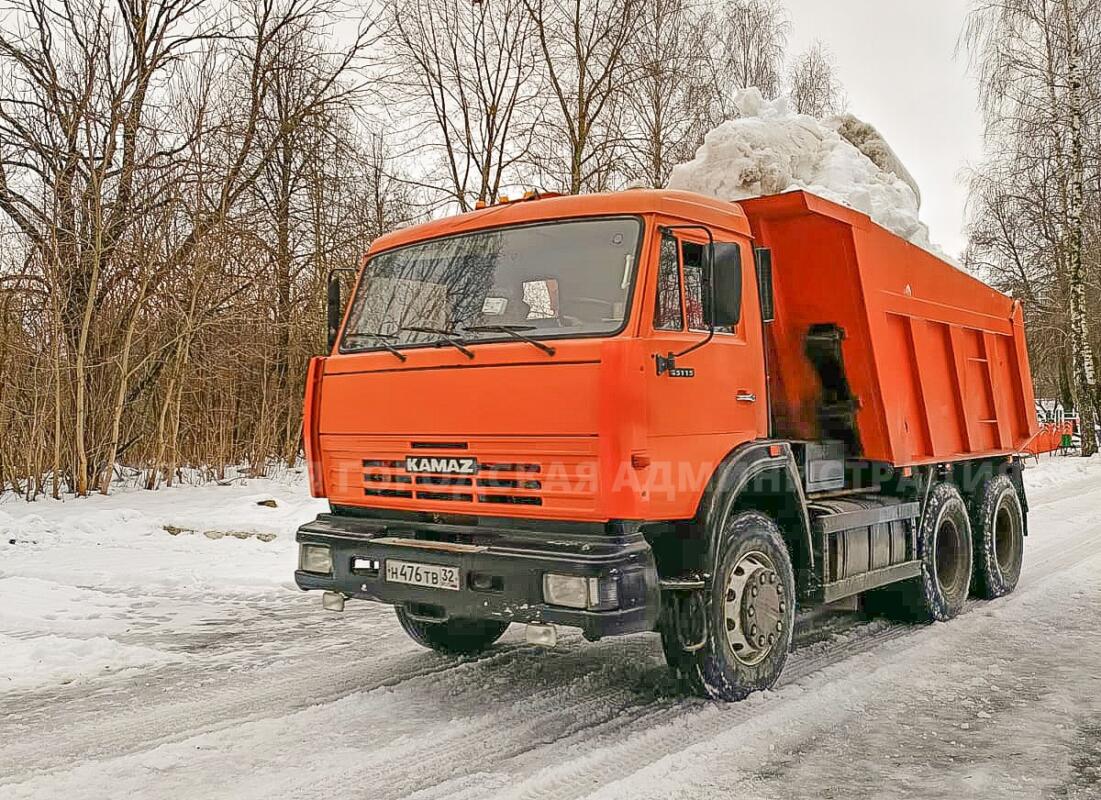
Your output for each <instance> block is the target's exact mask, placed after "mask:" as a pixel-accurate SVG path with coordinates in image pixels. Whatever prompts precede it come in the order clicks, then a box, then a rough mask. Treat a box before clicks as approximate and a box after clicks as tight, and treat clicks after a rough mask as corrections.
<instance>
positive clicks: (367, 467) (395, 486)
mask: <svg viewBox="0 0 1101 800" xmlns="http://www.w3.org/2000/svg"><path fill="white" fill-rule="evenodd" d="M416 444H423V442H417V443H416ZM451 447H453V445H445V448H447V449H450V448H451ZM420 449H422V450H424V449H427V448H424V447H422V448H420ZM541 470H542V466H541V465H540V464H533V463H530V462H524V463H509V462H502V463H498V462H488V463H484V464H481V465H480V468H479V471H478V477H477V478H468V477H462V476H458V475H447V474H444V475H437V474H428V475H424V474H415V475H414V474H410V473H407V472H406V471H405V462H404V461H397V460H392V459H379V458H365V459H363V483H364V486H363V493H364V495H366V496H367V497H394V498H407V499H409V498H415V499H417V500H429V501H433V502H448V503H473V502H478V503H491V504H495V505H502V504H504V505H522V506H541V505H543V498H542V497H541V496H540V492H541V490H542V488H543V483H542V481H538V480H532V479H531V478H530V477H529V476H531V475H534V474H539V473H540V471H541ZM475 488H476V489H477V490H478V491H477V492H474V491H471V490H472V489H475ZM486 490H491V491H486Z"/></svg>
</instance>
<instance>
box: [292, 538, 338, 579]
mask: <svg viewBox="0 0 1101 800" xmlns="http://www.w3.org/2000/svg"><path fill="white" fill-rule="evenodd" d="M298 568H299V569H300V570H302V571H303V572H316V573H318V574H319V575H329V574H331V573H332V571H333V551H332V550H330V549H329V546H328V545H326V544H304V545H302V546H301V547H299V549H298Z"/></svg>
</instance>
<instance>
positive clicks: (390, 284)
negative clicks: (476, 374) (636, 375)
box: [341, 218, 642, 352]
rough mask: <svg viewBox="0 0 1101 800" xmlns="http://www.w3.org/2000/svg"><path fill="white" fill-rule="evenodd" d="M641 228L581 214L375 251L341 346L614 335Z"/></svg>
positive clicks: (356, 347)
mask: <svg viewBox="0 0 1101 800" xmlns="http://www.w3.org/2000/svg"><path fill="white" fill-rule="evenodd" d="M641 230H642V224H641V222H640V221H639V220H638V219H635V218H606V219H593V220H575V221H570V222H555V223H548V224H539V225H526V226H520V227H512V228H498V229H495V230H488V231H480V232H478V233H472V234H466V235H462V236H451V237H447V238H444V239H436V240H433V241H426V242H424V243H422V244H415V245H410V246H408V247H402V248H399V249H397V250H394V251H392V252H388V253H382V254H380V255H377V256H375V257H374V258H372V259H371V260H370V261H368V262H367V265H366V267H365V268H364V273H363V277H362V279H361V280H360V282H359V289H358V290H357V292H356V296H355V299H354V300H353V301H352V310H351V313H350V315H349V317H348V325H347V327H346V329H345V332H344V337H343V340H342V342H341V350H342V351H344V352H349V351H353V350H355V351H358V350H368V349H375V348H381V347H386V346H389V347H391V348H392V347H395V346H401V345H407V344H421V343H436V342H439V341H440V337H441V335H444V334H449V335H452V336H457V337H460V338H461V339H462V341H464V342H476V341H479V340H483V339H501V338H508V333H509V331H513V332H520V333H522V334H524V335H525V336H528V337H531V338H547V337H552V336H584V335H593V334H609V333H615V332H618V331H619V330H620V329H621V328H622V327H623V323H624V320H625V318H626V314H627V305H628V298H629V294H630V287H631V281H632V277H633V275H634V271H635V264H636V260H637V255H638V249H639V242H640V239H641V236H640V234H641ZM414 328H417V329H419V330H412V329H414ZM429 329H430V330H429Z"/></svg>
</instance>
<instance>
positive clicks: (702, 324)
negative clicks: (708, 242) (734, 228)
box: [681, 242, 707, 331]
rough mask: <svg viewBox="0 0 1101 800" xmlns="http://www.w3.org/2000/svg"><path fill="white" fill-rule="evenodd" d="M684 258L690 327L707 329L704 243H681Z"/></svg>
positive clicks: (685, 299) (699, 329) (686, 300)
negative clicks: (704, 287)
mask: <svg viewBox="0 0 1101 800" xmlns="http://www.w3.org/2000/svg"><path fill="white" fill-rule="evenodd" d="M681 255H682V257H683V260H684V305H685V308H686V310H687V312H688V327H689V329H690V330H694V331H705V330H707V322H706V321H705V320H704V316H703V245H702V244H696V243H694V242H684V243H683V244H682V245H681Z"/></svg>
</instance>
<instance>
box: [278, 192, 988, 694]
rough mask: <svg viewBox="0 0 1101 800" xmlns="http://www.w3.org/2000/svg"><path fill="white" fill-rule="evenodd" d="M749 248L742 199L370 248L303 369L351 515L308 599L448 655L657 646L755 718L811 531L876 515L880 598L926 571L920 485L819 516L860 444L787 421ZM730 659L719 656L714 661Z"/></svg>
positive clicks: (814, 538) (323, 479) (305, 553)
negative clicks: (358, 605)
mask: <svg viewBox="0 0 1101 800" xmlns="http://www.w3.org/2000/svg"><path fill="white" fill-rule="evenodd" d="M758 244H759V242H758ZM754 245H755V241H754V231H753V229H752V227H751V224H750V220H749V218H748V217H747V215H746V213H745V212H744V211H743V208H742V207H741V206H740V205H738V204H734V203H728V202H723V201H720V200H715V199H710V198H705V197H702V196H699V195H695V194H691V193H686V192H677V191H656V190H631V191H626V192H619V193H612V194H603V195H588V196H570V197H555V196H551V197H547V196H539V195H532V196H529V197H526V198H525V199H524V200H520V201H516V202H510V203H502V204H498V205H494V206H491V207H488V208H484V209H480V210H477V211H474V212H471V213H467V214H462V215H459V216H456V217H451V218H447V219H443V220H438V221H434V222H430V223H426V224H424V225H418V226H415V227H411V228H407V229H404V230H401V231H397V232H395V233H391V234H388V235H386V236H383V237H381V238H379V239H378V240H376V241H375V242H374V243H373V244H372V246H371V248H370V251H369V252H368V254H367V255H366V257H365V258H364V261H363V263H362V265H361V267H360V269H359V271H358V275H357V280H356V283H355V288H354V291H353V294H352V296H351V298H350V302H349V303H348V304H347V309H346V311H345V313H344V315H343V319H342V321H341V323H340V325H339V326H335V325H334V326H333V327H334V328H337V327H338V329H336V330H334V331H333V333H334V334H335V336H334V337H333V342H332V348H331V352H330V353H329V355H328V356H326V357H321V358H316V359H314V360H313V361H312V362H311V364H310V367H309V371H308V379H307V391H306V400H305V408H304V438H305V447H306V455H307V460H308V465H309V471H310V483H311V489H312V491H313V493H314V495H316V496H320V497H327V498H328V499H329V502H330V506H331V512H330V513H328V514H323V515H321V516H320V517H319V518H318V519H316V520H314V521H312V522H310V523H307V524H306V525H304V526H303V527H302V528H301V529H300V530H299V532H298V541H299V543H300V565H299V569H298V571H297V572H296V574H295V577H296V581H297V583H298V585H299V586H300V587H301V588H303V589H307V590H322V591H324V593H325V595H324V598H325V605H326V607H327V608H331V609H343V607H344V603H345V600H347V599H351V598H357V599H366V600H372V601H378V602H383V603H388V604H391V605H393V606H395V608H396V609H397V614H398V618H399V620H400V622H401V624H402V625H403V626H404V627H405V629H406V631H407V632H409V634H410V635H411V636H413V638H415V639H417V640H418V641H419V642H421V643H422V644H425V645H426V646H429V647H433V648H435V649H438V650H444V651H452V652H455V651H458V652H465V651H471V650H477V649H481V648H483V647H486V646H489V645H490V644H491V643H492V642H493V641H494V640H495V639H496V638H497V637H499V636H500V635H501V634H502V633H503V632H504V630H505V629H506V628H507V627H508V625H509V624H511V623H523V624H526V625H527V626H528V630H527V633H528V637H529V639H530V640H532V641H534V642H537V643H541V644H553V643H554V642H555V640H556V637H557V631H556V627H555V626H568V627H575V628H579V629H580V630H581V631H582V632H583V633H584V635H585V637H586V638H589V639H596V638H600V637H602V636H606V635H612V634H625V633H633V632H640V631H654V630H660V631H661V632H662V634H663V636H664V637H665V639H666V643H667V648H666V650H667V654H669V653H670V651H672V654H671V655H670V664H671V665H672V666H674V667H675V668H677V669H678V670H680V671H684V672H687V673H691V674H690V675H689V677H690V682H693V683H694V685H695V687H696V688H697V689H698V690H699V691H701V692H702V693H704V694H708V695H710V696H716V697H722V698H724V699H737V698H739V697H741V696H744V694H746V693H748V692H749V691H752V690H754V689H759V688H764V687H765V686H768V685H771V682H772V681H774V680H775V678H776V676H777V675H778V674H779V670H780V668H782V664H783V660H784V658H785V657H786V653H787V650H788V648H789V645H790V641H791V635H792V628H793V627H794V606H795V604H796V598H797V597H799V596H801V597H804V598H806V599H807V600H808V601H810V600H812V599H817V600H826V599H829V598H828V597H827V593H826V592H825V591H824V589H823V586H824V585H826V584H836V583H837V580H831V579H838V574H839V573H838V572H837V571H835V572H834V573H830V572H829V571H828V570H827V569H826V567H825V566H824V565H823V560H824V559H825V560H828V559H829V552H830V551H829V547H830V545H829V543H828V542H827V541H826V538H827V537H826V536H825V535H824V534H822V533H821V532H820V531H818V529H816V527H815V523H816V521H819V520H818V517H820V516H823V515H829V514H833V515H834V516H836V514H838V513H857V515H858V516H859V512H863V513H864V514H865V516H866V517H867V516H868V514H869V513H870V514H871V515H872V517H873V518H871V519H865V520H864V526H863V527H864V528H865V529H866V531H869V532H866V534H865V536H866V541H867V542H870V541H871V538H868V537H872V534H871V533H870V530H871V528H870V526H871V525H874V524H879V523H882V524H884V525H886V527H887V529H888V533H889V535H891V536H893V537H894V539H897V542H895V544H894V545H893V546H894V547H895V548H896V551H892V550H891V547H892V545H891V544H890V543H888V545H887V557H886V562H884V563H883V564H879V565H878V567H879V568H880V569H887V570H888V572H889V574H887V573H884V574H882V575H880V576H879V580H880V582H881V583H887V582H890V581H897V580H901V579H906V578H910V579H912V578H915V577H917V576H919V575H920V570H921V566H920V563H921V553H920V552H919V546H918V531H917V525H918V522H919V515H918V511H919V505H920V503H918V502H913V500H914V498H915V497H918V496H919V492H920V488H921V487H920V486H918V487H916V488H909V489H907V488H898V478H899V475H896V474H895V473H894V472H893V471H889V472H890V474H889V476H888V477H886V478H882V479H881V483H883V484H884V485H886V484H890V486H891V487H893V488H892V491H893V490H894V488H898V491H897V492H894V494H895V495H897V496H895V497H893V499H890V500H889V501H886V502H881V501H880V500H877V501H876V502H875V503H871V504H870V505H868V506H867V507H865V506H861V505H860V504H859V502H856V503H850V504H849V505H844V504H842V506H841V508H842V511H841V512H839V511H837V507H834V509H833V511H832V512H830V511H823V510H822V509H821V508H817V509H816V507H815V505H814V500H815V496H816V495H820V494H821V493H822V492H828V491H829V490H831V489H832V490H840V491H843V492H847V491H850V490H851V489H852V486H850V485H848V484H847V483H846V481H849V480H850V479H849V478H846V477H845V476H846V474H851V472H852V471H851V470H850V472H849V473H846V470H845V465H846V463H847V461H846V460H847V459H849V458H850V457H857V456H860V455H861V454H860V453H858V452H853V449H854V447H858V446H859V445H857V444H854V443H852V442H849V443H846V442H845V440H844V436H840V437H837V438H829V437H827V436H825V435H821V434H822V433H823V432H822V431H821V430H816V431H812V432H811V435H810V436H806V437H802V438H794V437H793V436H790V435H778V433H777V431H776V430H775V429H774V420H773V416H774V415H773V413H772V408H771V407H770V406H771V404H770V380H769V371H770V370H769V364H770V359H772V360H775V359H776V358H777V354H776V353H775V344H774V343H773V344H769V343H768V342H769V340H768V337H767V336H766V330H767V328H768V326H769V324H770V321H771V319H772V306H773V288H772V276H771V268H770V264H771V260H770V253H769V251H768V250H767V249H763V248H757V249H755V247H754ZM819 300H820V302H823V303H827V304H828V302H829V298H827V297H823V298H819ZM770 351H772V352H770ZM819 377H822V376H821V375H820V376H819ZM823 385H824V384H823ZM825 389H826V390H828V389H829V387H828V386H826V387H825ZM816 391H817V392H818V394H821V393H822V392H823V387H822V386H819V387H818V388H817V390H816ZM786 412H788V413H784V414H782V415H781V416H782V418H783V419H789V418H795V419H798V418H799V417H800V413H799V410H798V409H796V410H795V413H792V409H786ZM804 416H805V415H804ZM795 427H797V426H795ZM792 432H793V433H796V434H798V433H801V432H800V431H798V430H795V429H794V428H793V431H792ZM781 433H786V431H782V432H781ZM825 433H831V432H830V431H826V432H825ZM815 434H819V435H815ZM846 448H847V449H848V452H847V451H846ZM919 473H920V470H919ZM839 476H840V477H839ZM930 476H932V472H930ZM931 480H932V478H931V477H930V478H929V481H931ZM929 481H927V483H929ZM922 485H924V484H922ZM882 488H883V487H882V486H877V492H879V490H881V489H882ZM926 488H928V486H926ZM879 493H882V492H879ZM876 515H878V516H876ZM850 521H852V522H860V520H857V519H851V520H850ZM892 525H893V526H894V527H893V528H892ZM856 527H857V528H859V527H860V526H859V525H856ZM818 528H821V525H820V524H819V525H818ZM834 528H835V529H836V530H841V531H843V530H845V528H844V526H840V527H838V526H837V525H836V524H835V526H834ZM816 531H818V532H816ZM892 531H893V533H892ZM968 536H970V534H968ZM731 537H735V538H738V537H740V538H739V541H740V542H741V543H742V544H741V545H740V549H738V548H734V552H733V554H731ZM747 542H748V544H746V543H747ZM866 546H870V547H872V549H873V550H874V547H875V546H874V545H866ZM961 546H962V545H961ZM731 559H733V560H731ZM891 570H893V571H891ZM870 571H871V568H870V567H869V569H867V570H865V571H864V572H865V573H867V572H870ZM966 571H967V573H968V578H969V577H970V572H971V560H970V546H969V545H968V562H967V564H966ZM842 577H846V576H842ZM847 577H850V578H851V577H853V576H852V575H849V576H847ZM876 585H878V584H877V583H876V580H874V579H873V580H871V581H869V580H867V579H866V578H865V579H864V580H863V581H858V582H856V583H853V584H852V588H853V589H854V590H861V589H865V588H873V587H874V586H876ZM716 592H717V593H718V594H716ZM850 593H852V592H850ZM964 593H965V594H966V587H965V589H964ZM719 606H722V608H719ZM712 618H714V619H712ZM722 628H725V629H726V630H725V631H722V630H720V629H722ZM711 649H714V650H716V651H721V652H720V653H719V658H720V661H722V663H720V664H719V665H718V666H717V667H716V666H715V665H711V666H708V664H707V663H705V662H698V663H697V654H698V653H699V652H700V651H701V650H702V651H704V652H709V651H710V650H711ZM723 659H725V661H723ZM689 662H691V663H689ZM701 664H702V666H700V665H701ZM693 665H696V666H693ZM697 667H698V668H697ZM716 670H717V671H716Z"/></svg>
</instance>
